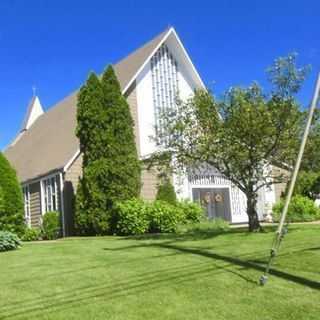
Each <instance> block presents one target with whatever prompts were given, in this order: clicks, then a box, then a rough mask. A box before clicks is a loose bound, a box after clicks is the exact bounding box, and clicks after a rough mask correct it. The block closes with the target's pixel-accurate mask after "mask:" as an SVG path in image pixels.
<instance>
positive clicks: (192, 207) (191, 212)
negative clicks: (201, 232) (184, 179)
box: [176, 200, 203, 223]
mask: <svg viewBox="0 0 320 320" xmlns="http://www.w3.org/2000/svg"><path fill="white" fill-rule="evenodd" d="M176 206H177V207H178V208H180V209H181V210H182V212H183V223H195V222H200V220H201V218H202V217H203V208H202V207H201V206H200V205H199V204H197V203H195V202H192V201H189V200H183V201H179V202H177V204H176Z"/></svg>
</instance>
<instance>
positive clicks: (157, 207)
mask: <svg viewBox="0 0 320 320" xmlns="http://www.w3.org/2000/svg"><path fill="white" fill-rule="evenodd" d="M147 211H148V212H147V215H148V219H149V232H152V233H158V232H164V233H168V232H176V231H177V228H178V225H179V224H180V223H182V222H183V212H182V210H181V209H180V208H179V207H176V206H173V205H171V204H169V203H167V202H165V201H155V202H153V203H150V204H149V205H148V206H147Z"/></svg>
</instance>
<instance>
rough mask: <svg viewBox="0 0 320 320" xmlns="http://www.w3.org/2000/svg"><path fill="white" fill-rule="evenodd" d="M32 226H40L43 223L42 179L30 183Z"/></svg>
mask: <svg viewBox="0 0 320 320" xmlns="http://www.w3.org/2000/svg"><path fill="white" fill-rule="evenodd" d="M29 190H30V212H31V226H32V227H38V226H39V225H40V224H41V188H40V181H38V182H35V183H32V184H30V185H29Z"/></svg>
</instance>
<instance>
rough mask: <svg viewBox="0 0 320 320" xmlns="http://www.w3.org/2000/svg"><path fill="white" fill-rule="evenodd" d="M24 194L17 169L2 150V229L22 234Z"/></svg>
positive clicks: (0, 208) (0, 221) (0, 177)
mask: <svg viewBox="0 0 320 320" xmlns="http://www.w3.org/2000/svg"><path fill="white" fill-rule="evenodd" d="M24 229H25V222H24V213H23V196H22V190H21V186H20V184H19V182H18V179H17V175H16V172H15V170H14V169H13V168H12V167H11V165H10V163H9V161H8V160H7V159H6V158H5V156H4V155H3V154H2V153H1V152H0V230H7V231H11V232H15V233H18V234H22V233H23V231H24Z"/></svg>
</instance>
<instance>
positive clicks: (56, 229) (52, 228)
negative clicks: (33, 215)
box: [41, 211, 60, 240]
mask: <svg viewBox="0 0 320 320" xmlns="http://www.w3.org/2000/svg"><path fill="white" fill-rule="evenodd" d="M41 229H42V235H43V238H44V239H47V240H54V239H57V238H58V237H59V234H60V215H59V212H55V211H51V212H47V213H46V214H45V215H44V216H43V221H42V228H41Z"/></svg>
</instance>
